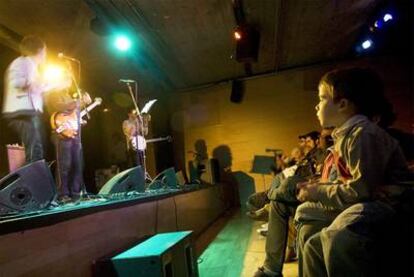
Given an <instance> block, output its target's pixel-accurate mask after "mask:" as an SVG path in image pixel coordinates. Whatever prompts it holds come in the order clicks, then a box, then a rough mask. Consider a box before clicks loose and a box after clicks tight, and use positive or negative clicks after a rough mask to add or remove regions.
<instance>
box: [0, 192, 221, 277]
mask: <svg viewBox="0 0 414 277" xmlns="http://www.w3.org/2000/svg"><path fill="white" fill-rule="evenodd" d="M224 195H226V194H225V193H224V192H223V187H218V186H217V187H211V188H207V189H201V190H197V191H193V192H189V193H184V194H178V195H175V196H172V197H169V198H165V199H161V200H154V201H151V202H146V203H139V204H137V205H134V206H128V207H122V208H117V209H112V210H105V211H100V212H96V213H93V214H89V215H85V216H82V217H78V218H74V219H71V220H67V221H64V222H60V223H57V224H54V225H51V226H47V227H41V228H37V229H32V230H27V231H23V232H15V233H10V234H6V235H2V236H0V245H1V247H0V276H16V275H27V276H59V277H62V276H91V275H92V261H94V260H96V259H98V258H100V257H103V256H106V255H108V254H110V253H113V252H114V251H118V250H120V249H123V248H125V247H127V246H130V245H131V244H133V243H135V242H137V241H138V240H140V239H142V238H143V237H145V236H149V235H153V234H156V233H161V232H168V231H176V230H193V231H194V232H195V236H197V235H198V234H200V233H201V232H202V231H203V230H204V229H205V228H206V227H208V226H209V225H210V224H211V223H212V222H213V221H214V220H215V219H217V218H218V217H219V216H220V215H221V214H222V213H223V212H224V211H225V210H226V209H227V208H228V206H229V205H228V204H225V203H226V202H228V201H227V200H224ZM175 211H177V214H176V213H175ZM176 225H178V229H177V227H176Z"/></svg>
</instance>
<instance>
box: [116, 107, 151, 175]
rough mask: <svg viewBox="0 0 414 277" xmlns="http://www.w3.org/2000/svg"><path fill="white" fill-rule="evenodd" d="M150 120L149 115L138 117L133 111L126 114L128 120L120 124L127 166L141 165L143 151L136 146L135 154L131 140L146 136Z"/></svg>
mask: <svg viewBox="0 0 414 277" xmlns="http://www.w3.org/2000/svg"><path fill="white" fill-rule="evenodd" d="M150 120H151V116H150V115H149V114H142V115H141V116H138V115H137V113H136V111H135V110H131V111H130V112H129V113H128V119H126V120H124V122H123V123H122V131H123V133H124V135H125V139H126V146H127V149H126V156H127V165H128V167H132V166H134V165H143V163H144V153H143V152H144V151H143V149H140V147H139V144H137V152H138V153H137V152H135V150H134V147H133V145H132V143H133V141H132V140H133V139H134V138H135V137H136V136H144V137H145V136H146V135H148V123H149V121H150Z"/></svg>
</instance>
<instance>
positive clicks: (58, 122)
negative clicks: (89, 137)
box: [50, 97, 102, 138]
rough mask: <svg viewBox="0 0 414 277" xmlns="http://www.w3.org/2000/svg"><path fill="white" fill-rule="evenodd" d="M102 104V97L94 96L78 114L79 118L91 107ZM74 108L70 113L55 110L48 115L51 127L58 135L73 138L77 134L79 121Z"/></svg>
mask: <svg viewBox="0 0 414 277" xmlns="http://www.w3.org/2000/svg"><path fill="white" fill-rule="evenodd" d="M101 104H102V98H99V97H97V98H95V99H94V101H93V103H92V104H90V105H89V106H88V107H86V108H85V109H83V110H82V111H81V112H80V114H79V116H80V120H82V118H83V117H84V116H85V115H86V114H87V113H88V112H89V111H91V110H92V109H94V108H95V107H97V106H99V105H101ZM80 120H78V115H77V112H76V109H74V110H73V111H72V112H70V113H64V112H55V113H53V114H52V116H51V117H50V125H51V126H52V129H53V130H54V131H55V132H56V133H57V134H59V135H62V136H64V137H67V138H74V137H75V136H76V135H77V134H78V130H79V121H80Z"/></svg>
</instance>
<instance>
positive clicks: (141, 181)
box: [99, 166, 145, 194]
mask: <svg viewBox="0 0 414 277" xmlns="http://www.w3.org/2000/svg"><path fill="white" fill-rule="evenodd" d="M129 191H138V192H144V191H145V176H144V171H143V170H142V167H141V166H136V167H132V168H129V169H127V170H124V171H122V172H120V173H118V174H117V175H115V176H114V177H112V178H111V179H110V180H109V181H108V182H106V184H105V185H104V186H103V187H102V188H101V190H100V191H99V194H113V193H120V192H129Z"/></svg>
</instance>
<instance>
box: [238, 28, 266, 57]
mask: <svg viewBox="0 0 414 277" xmlns="http://www.w3.org/2000/svg"><path fill="white" fill-rule="evenodd" d="M238 32H239V33H240V34H241V38H240V39H239V40H237V41H236V60H237V61H238V62H242V63H252V62H257V58H258V56H259V46H260V32H259V31H258V30H257V29H256V28H255V27H254V26H252V25H249V24H243V25H241V26H240V27H239V28H238Z"/></svg>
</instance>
